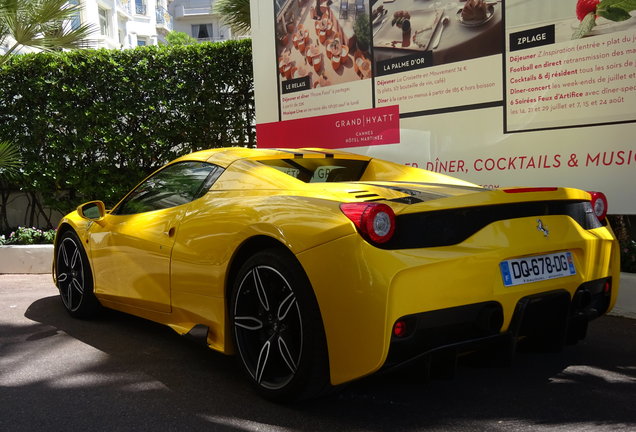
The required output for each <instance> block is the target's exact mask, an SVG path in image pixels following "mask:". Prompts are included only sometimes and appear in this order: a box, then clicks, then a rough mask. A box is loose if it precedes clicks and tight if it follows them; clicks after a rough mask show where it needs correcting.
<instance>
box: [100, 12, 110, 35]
mask: <svg viewBox="0 0 636 432" xmlns="http://www.w3.org/2000/svg"><path fill="white" fill-rule="evenodd" d="M99 33H100V34H101V35H103V36H110V25H109V22H108V11H107V10H106V9H102V8H99Z"/></svg>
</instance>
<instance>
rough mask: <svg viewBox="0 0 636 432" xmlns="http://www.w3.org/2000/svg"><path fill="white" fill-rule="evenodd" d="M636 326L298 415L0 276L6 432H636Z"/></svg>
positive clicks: (128, 327) (1, 406)
mask: <svg viewBox="0 0 636 432" xmlns="http://www.w3.org/2000/svg"><path fill="white" fill-rule="evenodd" d="M635 340H636V320H632V319H626V318H620V317H612V316H607V317H602V318H599V319H598V320H596V321H594V322H593V323H592V324H591V325H590V329H589V332H588V337H587V338H586V340H585V341H583V342H582V343H579V344H578V345H575V346H571V347H566V348H565V349H564V350H563V351H562V352H561V353H556V354H533V353H528V354H519V355H517V356H516V357H515V361H514V363H513V365H512V366H511V367H509V368H483V367H476V366H475V365H469V364H465V363H464V364H462V366H461V367H460V368H459V369H458V373H457V376H456V377H455V378H454V379H452V380H433V381H430V382H423V381H422V380H420V379H418V377H417V371H411V374H409V375H401V376H400V375H376V376H372V377H369V378H366V379H362V380H359V381H357V382H354V383H351V384H350V385H348V386H346V387H344V388H343V389H341V390H340V392H337V393H335V394H332V395H330V396H328V397H325V398H323V399H319V400H314V401H310V402H306V403H302V404H296V405H291V406H283V405H276V404H271V403H269V402H266V401H264V400H262V399H260V398H259V397H258V396H256V395H255V394H254V392H253V391H252V390H251V389H250V387H249V385H247V383H246V380H245V379H244V377H243V376H242V375H241V373H240V370H239V369H238V367H237V365H236V362H235V361H234V359H233V358H231V357H227V356H224V355H221V354H218V353H215V352H213V351H211V350H208V349H206V348H204V347H201V346H199V345H196V344H194V343H191V342H189V341H188V340H186V339H185V338H182V337H180V336H178V335H176V333H174V332H172V330H170V329H168V328H167V327H165V326H161V325H158V324H154V323H151V322H149V321H145V320H142V319H138V318H135V317H131V316H129V315H125V314H121V313H118V312H114V311H107V312H106V313H104V314H103V316H102V317H101V318H99V319H97V320H94V321H82V320H75V319H73V318H71V317H70V316H69V315H68V314H67V313H66V312H65V311H64V309H63V307H62V305H61V302H60V299H59V296H58V295H57V290H56V289H55V287H54V285H53V283H52V281H51V277H50V276H49V275H0V430H2V431H11V432H21V431H25V432H26V431H28V432H31V431H38V432H40V431H45V432H46V431H59V430H90V431H109V432H112V431H133V430H134V431H150V430H152V431H179V432H181V431H198V430H206V431H227V432H239V431H240V432H246V431H264V432H267V431H273V432H291V431H306V432H314V431H329V432H339V431H347V432H348V431H356V432H358V431H377V432H384V431H408V432H419V431H461V432H464V431H466V432H467V431H479V430H488V431H491V430H492V431H497V432H513V431H514V432H516V431H518V430H529V431H550V432H552V431H559V432H560V431H568V432H569V431H590V432H592V431H593V432H598V431H602V432H604V431H616V430H621V431H633V430H636V410H635V409H634V395H636V344H635V343H634V341H635Z"/></svg>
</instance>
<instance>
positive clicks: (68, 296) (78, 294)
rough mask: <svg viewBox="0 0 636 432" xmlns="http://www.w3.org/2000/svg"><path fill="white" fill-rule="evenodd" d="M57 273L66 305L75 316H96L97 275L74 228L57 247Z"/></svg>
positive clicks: (97, 302) (58, 286) (63, 302)
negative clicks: (94, 287)
mask: <svg viewBox="0 0 636 432" xmlns="http://www.w3.org/2000/svg"><path fill="white" fill-rule="evenodd" d="M55 254H56V255H55V258H56V259H55V273H56V275H57V288H58V289H59V290H60V298H61V299H62V304H64V307H65V308H66V310H67V311H68V313H69V314H71V315H72V316H73V317H75V318H84V319H87V318H92V317H94V316H95V315H96V314H97V312H98V310H99V306H100V305H99V301H98V300H97V298H96V297H95V294H94V293H93V274H92V272H91V268H90V265H89V263H88V258H87V256H86V252H85V251H84V247H83V246H82V242H81V241H80V239H79V237H77V234H75V233H74V232H73V231H65V232H64V233H62V235H61V237H60V239H59V240H58V242H57V246H56V248H55Z"/></svg>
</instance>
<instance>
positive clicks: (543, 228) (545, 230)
mask: <svg viewBox="0 0 636 432" xmlns="http://www.w3.org/2000/svg"><path fill="white" fill-rule="evenodd" d="M537 223H538V225H537V230H538V231H541V232H542V233H543V236H544V237H547V236H549V235H550V231H548V227H547V226H545V225H543V221H542V220H541V219H537Z"/></svg>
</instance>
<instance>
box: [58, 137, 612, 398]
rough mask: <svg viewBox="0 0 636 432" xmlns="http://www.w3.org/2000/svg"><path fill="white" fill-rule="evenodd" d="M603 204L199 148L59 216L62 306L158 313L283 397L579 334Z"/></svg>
mask: <svg viewBox="0 0 636 432" xmlns="http://www.w3.org/2000/svg"><path fill="white" fill-rule="evenodd" d="M606 211H607V200H606V199H605V196H604V195H603V194H602V193H598V192H586V191H582V190H577V189H571V188H556V187H554V188H552V187H550V188H546V187H540V188H507V189H498V190H489V189H484V188H482V187H479V186H477V185H475V184H472V183H468V182H465V181H462V180H458V179H455V178H452V177H448V176H445V175H441V174H437V173H434V172H429V171H425V170H421V169H417V168H412V167H408V166H403V165H399V164H395V163H391V162H387V161H384V160H380V159H374V158H370V157H366V156H360V155H356V154H351V153H345V152H340V151H332V150H322V149H273V150H272V149H268V150H264V149H245V148H225V149H212V150H206V151H200V152H196V153H193V154H189V155H187V156H183V157H181V158H179V159H177V160H175V161H173V162H171V163H169V164H167V165H166V166H164V167H163V168H161V169H159V170H158V171H156V172H155V173H153V174H152V175H150V176H149V177H148V178H146V179H145V180H143V181H142V182H141V183H140V184H139V185H138V186H137V187H135V188H134V189H133V190H132V191H131V192H130V193H128V194H127V195H126V196H125V197H124V198H123V199H122V200H121V201H120V202H119V203H118V204H117V205H115V206H114V207H113V208H112V209H110V210H106V209H105V206H104V204H103V203H102V202H101V201H92V202H89V203H86V204H83V205H81V206H79V207H78V208H77V210H76V211H74V212H72V213H70V214H68V215H66V216H65V217H64V218H63V219H62V220H61V222H60V224H59V227H58V231H57V237H56V240H55V256H54V264H53V270H54V279H55V281H56V284H57V287H58V288H59V291H60V295H61V299H62V302H63V304H64V306H65V307H66V309H67V310H68V312H69V313H70V314H71V315H73V316H75V317H80V318H90V317H91V316H92V315H94V314H95V313H97V312H98V309H99V308H100V307H101V306H103V307H107V308H112V309H116V310H119V311H123V312H127V313H130V314H133V315H137V316H140V317H144V318H147V319H150V320H153V321H157V322H160V323H163V324H166V325H168V326H170V327H171V328H172V329H174V330H175V331H176V332H178V333H179V334H182V335H187V336H188V337H190V338H193V339H195V340H198V341H200V342H202V343H204V344H206V345H207V346H209V347H210V348H212V349H215V350H218V351H220V352H222V353H226V354H236V356H237V357H238V359H239V360H240V364H241V365H242V368H243V369H244V371H245V373H246V376H247V378H248V379H249V380H250V381H251V383H252V384H253V385H254V387H255V388H256V389H257V390H258V391H259V392H260V393H261V394H262V395H264V396H265V397H267V398H270V399H274V400H290V399H296V398H306V397H310V396H312V395H316V394H319V393H321V392H323V391H324V390H325V389H328V388H330V387H332V386H336V385H338V384H341V383H345V382H348V381H351V380H354V379H357V378H360V377H363V376H366V375H369V374H372V373H374V372H376V371H380V370H389V369H392V368H396V367H399V366H403V365H405V364H409V363H411V364H413V363H415V364H417V362H421V367H422V368H424V370H426V368H429V367H430V365H431V364H433V365H435V364H437V363H446V364H451V365H452V364H454V359H455V358H456V356H458V355H460V354H463V353H466V352H474V351H480V350H492V351H493V352H498V353H500V354H502V355H505V356H511V355H512V352H514V350H515V347H516V346H517V344H518V343H524V344H529V346H535V347H540V348H542V349H551V350H553V349H557V350H558V349H559V348H560V347H562V346H563V345H564V344H566V343H574V342H576V341H577V340H579V339H581V338H583V337H584V336H585V333H586V329H587V325H588V322H589V321H590V320H592V319H594V318H596V317H598V316H600V315H602V314H604V313H606V312H607V311H608V310H610V309H611V308H612V306H613V304H614V302H615V300H616V296H617V292H618V280H619V261H620V258H619V249H618V244H617V241H616V239H615V237H614V234H613V232H612V230H611V228H610V226H609V225H608V223H607V221H606V219H605V214H606Z"/></svg>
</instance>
